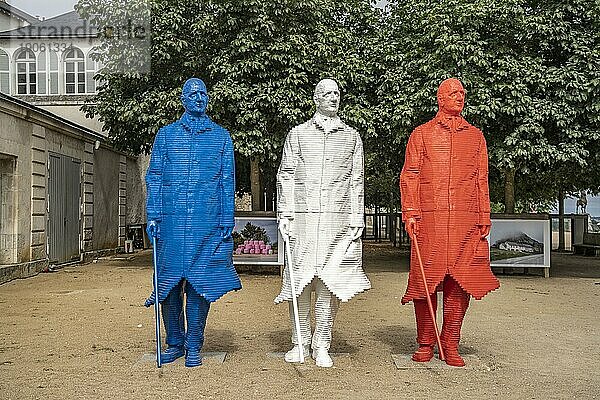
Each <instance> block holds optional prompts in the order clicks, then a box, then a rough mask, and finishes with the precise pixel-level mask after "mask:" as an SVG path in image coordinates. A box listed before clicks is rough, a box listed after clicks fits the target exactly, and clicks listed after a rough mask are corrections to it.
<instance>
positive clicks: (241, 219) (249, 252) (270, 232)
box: [232, 214, 283, 265]
mask: <svg viewBox="0 0 600 400" xmlns="http://www.w3.org/2000/svg"><path fill="white" fill-rule="evenodd" d="M232 236H233V263H234V264H237V265H283V239H282V237H281V235H280V233H279V230H278V229H277V218H276V217H275V216H264V215H261V216H253V215H246V214H244V215H236V217H235V228H234V230H233V234H232Z"/></svg>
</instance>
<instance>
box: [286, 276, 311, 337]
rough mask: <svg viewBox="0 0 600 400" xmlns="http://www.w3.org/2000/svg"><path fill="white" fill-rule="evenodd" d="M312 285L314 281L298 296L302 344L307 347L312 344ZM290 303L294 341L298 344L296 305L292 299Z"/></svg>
mask: <svg viewBox="0 0 600 400" xmlns="http://www.w3.org/2000/svg"><path fill="white" fill-rule="evenodd" d="M312 286H313V285H312V283H311V284H308V285H306V287H305V288H304V290H302V293H300V295H299V296H298V298H297V303H298V317H299V319H300V332H301V335H302V345H303V346H305V347H306V346H308V345H310V295H311V293H312ZM288 303H289V307H290V321H291V322H292V343H293V344H295V345H296V344H298V336H297V335H296V323H295V321H294V306H293V303H292V301H291V300H290V301H289V302H288Z"/></svg>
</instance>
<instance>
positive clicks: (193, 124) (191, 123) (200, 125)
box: [179, 112, 212, 133]
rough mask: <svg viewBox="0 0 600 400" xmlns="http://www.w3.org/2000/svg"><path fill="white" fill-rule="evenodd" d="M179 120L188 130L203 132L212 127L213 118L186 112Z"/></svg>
mask: <svg viewBox="0 0 600 400" xmlns="http://www.w3.org/2000/svg"><path fill="white" fill-rule="evenodd" d="M179 122H180V123H181V125H183V127H184V128H185V129H186V130H187V131H188V132H195V133H203V132H206V131H209V130H211V129H212V124H211V123H210V122H211V120H210V118H208V116H207V115H203V116H202V117H194V116H192V115H191V114H188V113H187V112H185V113H183V116H182V117H181V119H180V120H179Z"/></svg>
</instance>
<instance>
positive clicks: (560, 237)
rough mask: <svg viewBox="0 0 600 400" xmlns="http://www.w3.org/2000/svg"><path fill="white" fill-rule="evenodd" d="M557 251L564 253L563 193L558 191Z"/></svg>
mask: <svg viewBox="0 0 600 400" xmlns="http://www.w3.org/2000/svg"><path fill="white" fill-rule="evenodd" d="M558 251H565V192H564V191H562V190H559V191H558Z"/></svg>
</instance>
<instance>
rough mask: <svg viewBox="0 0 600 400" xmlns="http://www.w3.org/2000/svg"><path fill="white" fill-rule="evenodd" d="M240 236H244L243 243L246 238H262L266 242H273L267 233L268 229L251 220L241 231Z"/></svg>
mask: <svg viewBox="0 0 600 400" xmlns="http://www.w3.org/2000/svg"><path fill="white" fill-rule="evenodd" d="M240 236H241V237H242V238H243V240H242V243H244V240H262V241H263V242H265V244H271V238H270V237H269V235H267V230H266V229H265V228H263V227H260V226H258V225H254V224H252V223H250V222H248V223H247V224H246V225H245V226H244V229H242V230H241V231H240Z"/></svg>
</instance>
